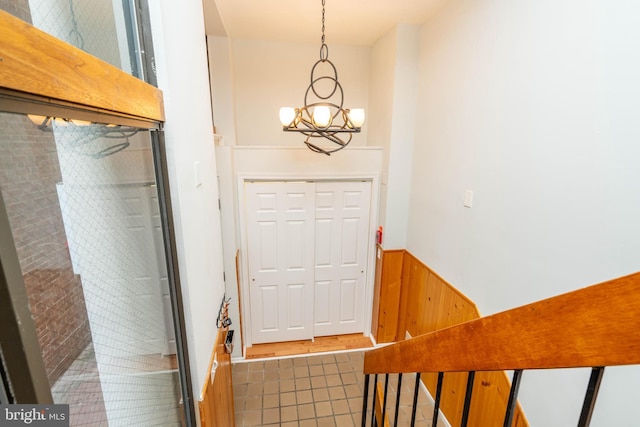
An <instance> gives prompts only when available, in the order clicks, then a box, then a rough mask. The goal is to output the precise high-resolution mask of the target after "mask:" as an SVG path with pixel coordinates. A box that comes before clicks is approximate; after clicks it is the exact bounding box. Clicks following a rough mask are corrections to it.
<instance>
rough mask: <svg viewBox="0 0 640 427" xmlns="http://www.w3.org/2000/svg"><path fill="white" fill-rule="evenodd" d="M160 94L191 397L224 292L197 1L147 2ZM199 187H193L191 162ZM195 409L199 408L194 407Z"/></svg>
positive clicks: (210, 345) (199, 382)
mask: <svg viewBox="0 0 640 427" xmlns="http://www.w3.org/2000/svg"><path fill="white" fill-rule="evenodd" d="M149 6H150V8H151V10H150V12H151V18H152V27H153V37H154V45H155V46H154V47H155V54H156V65H157V70H158V83H159V86H160V88H161V89H162V90H163V92H164V101H165V111H166V126H165V135H166V140H167V149H168V161H169V168H170V171H169V179H170V188H171V193H172V201H173V213H174V220H175V232H176V238H177V249H178V261H179V265H180V280H181V282H182V289H183V297H184V305H185V311H186V319H185V320H186V329H187V341H188V343H189V355H190V362H191V374H192V380H193V389H194V395H195V398H196V399H198V398H199V397H200V393H201V390H202V386H203V382H204V379H205V376H206V373H207V369H208V365H209V358H210V356H211V353H212V350H213V344H214V340H215V337H216V333H217V330H216V318H217V314H218V306H219V305H220V301H221V299H222V296H223V294H224V282H223V279H222V244H221V230H220V213H219V210H218V200H217V199H218V187H217V182H216V163H215V151H214V139H213V132H212V129H213V123H212V120H211V102H210V95H209V94H210V91H209V76H208V69H207V47H206V44H205V32H204V21H203V16H202V4H201V3H200V2H175V1H171V0H162V1H158V2H150V4H149ZM195 162H199V165H200V167H199V178H200V181H201V185H199V186H196V179H195V173H194V163H195ZM196 412H197V411H196Z"/></svg>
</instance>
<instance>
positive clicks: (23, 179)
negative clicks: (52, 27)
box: [0, 0, 91, 385]
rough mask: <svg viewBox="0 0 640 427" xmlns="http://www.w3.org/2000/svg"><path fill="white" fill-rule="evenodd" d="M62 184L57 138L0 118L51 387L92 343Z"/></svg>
mask: <svg viewBox="0 0 640 427" xmlns="http://www.w3.org/2000/svg"><path fill="white" fill-rule="evenodd" d="M4 2H5V0H0V7H4V5H3V4H2V3H4ZM12 3H15V2H12ZM25 3H26V2H25ZM60 181H61V175H60V167H59V165H58V156H57V154H56V145H55V141H54V138H53V133H51V132H43V131H41V130H40V129H38V128H37V127H36V126H35V125H34V124H33V123H31V121H30V120H29V119H28V118H27V117H26V116H21V115H11V114H2V113H0V189H2V196H3V198H4V202H5V205H6V209H7V211H8V215H9V220H10V222H11V228H12V230H13V238H14V241H15V244H16V248H17V251H18V257H19V259H20V266H21V268H22V273H23V276H24V281H25V286H26V289H27V295H28V297H29V304H30V307H31V312H32V314H33V318H34V321H35V327H36V330H37V334H38V339H39V342H40V347H41V349H42V354H43V358H44V364H45V368H46V371H47V376H48V378H49V382H50V384H51V385H53V384H54V383H55V381H56V380H57V379H58V378H59V377H60V375H62V374H63V373H64V372H65V371H66V370H67V368H68V367H69V366H70V365H71V363H72V362H73V361H74V360H75V359H76V357H77V356H78V355H79V354H80V353H81V352H82V351H83V350H84V348H85V347H86V346H87V345H88V344H89V343H90V341H91V334H90V329H89V321H88V319H87V313H86V309H85V303H84V296H83V293H82V284H81V282H80V277H79V276H77V275H75V274H74V273H73V269H72V265H71V260H70V256H69V250H68V248H67V237H66V234H65V230H64V225H63V222H62V214H61V212H60V204H59V202H58V194H57V192H56V184H57V183H58V182H60Z"/></svg>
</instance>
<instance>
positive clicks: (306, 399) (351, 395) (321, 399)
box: [233, 351, 433, 427]
mask: <svg viewBox="0 0 640 427" xmlns="http://www.w3.org/2000/svg"><path fill="white" fill-rule="evenodd" d="M363 360H364V358H363V352H362V351H356V352H342V353H333V354H321V355H312V356H302V357H295V358H282V359H271V360H266V361H255V362H237V363H234V365H233V388H234V398H235V418H236V426H237V427H244V426H278V425H280V426H285V427H289V426H296V427H308V426H313V427H324V426H336V427H342V426H360V425H361V416H362V403H363V390H364V375H363V373H362V370H363ZM412 377H413V376H412V375H411V376H409V375H405V376H404V377H403V382H402V392H401V394H400V411H399V417H398V424H397V425H398V426H403V425H409V424H410V419H411V404H412V399H413V386H414V384H415V377H413V378H412ZM379 381H383V379H379ZM396 383H397V376H396V375H392V376H390V381H389V389H390V391H391V396H390V397H389V398H388V401H387V406H388V408H389V409H388V410H387V413H388V414H389V417H390V421H391V423H392V424H393V418H392V417H393V414H395V392H396V388H397V385H396ZM370 384H371V385H370V387H369V389H370V391H369V403H368V408H369V413H370V409H371V396H372V392H371V390H372V389H373V379H372V380H371V383H370ZM432 413H433V406H432V405H431V402H430V400H429V398H427V397H426V395H425V394H424V392H422V391H421V392H420V395H419V399H418V409H417V411H416V420H417V421H416V426H419V427H431V416H432V415H431V414H432ZM369 418H370V415H369ZM367 422H368V423H369V421H367Z"/></svg>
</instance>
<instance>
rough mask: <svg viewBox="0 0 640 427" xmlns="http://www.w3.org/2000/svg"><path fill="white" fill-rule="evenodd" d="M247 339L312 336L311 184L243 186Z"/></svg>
mask: <svg viewBox="0 0 640 427" xmlns="http://www.w3.org/2000/svg"><path fill="white" fill-rule="evenodd" d="M245 194H246V200H247V205H246V208H247V233H248V244H249V245H248V246H249V248H248V249H249V251H248V252H249V286H250V292H249V293H250V296H249V298H250V301H249V306H250V307H251V332H252V333H251V338H252V342H253V343H254V344H259V343H265V342H278V341H293V340H304V339H311V338H313V245H312V244H311V245H310V244H309V243H310V242H313V228H314V224H313V221H314V215H315V213H314V186H313V184H312V183H307V182H252V183H247V185H246V193H245Z"/></svg>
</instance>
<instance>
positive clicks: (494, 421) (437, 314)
mask: <svg viewBox="0 0 640 427" xmlns="http://www.w3.org/2000/svg"><path fill="white" fill-rule="evenodd" d="M377 251H378V252H377V253H378V256H377V257H376V279H375V280H376V282H375V294H374V308H373V321H372V330H371V332H372V334H373V335H374V337H375V339H376V342H377V343H388V342H396V341H402V340H404V339H405V338H406V337H407V335H410V336H418V335H422V334H425V333H428V332H433V331H436V330H439V329H442V328H446V327H449V326H453V325H457V324H460V323H463V322H466V321H468V320H473V319H477V318H479V317H480V313H479V311H478V308H477V307H476V305H475V303H474V302H473V301H471V300H470V299H469V298H467V297H466V296H465V295H464V294H462V293H461V292H460V291H458V290H457V289H456V288H454V287H453V286H452V285H451V284H449V283H448V282H447V281H445V280H444V279H443V278H442V277H440V276H439V275H438V274H436V273H435V272H434V271H433V270H432V269H430V268H429V267H427V266H426V265H425V264H424V263H422V262H421V261H420V260H419V259H417V258H416V257H415V256H413V255H412V254H411V253H409V252H408V251H406V250H404V249H400V250H389V251H385V250H383V249H382V247H380V246H378V248H377ZM437 380H438V375H437V373H424V374H423V375H422V381H423V383H424V384H425V386H426V387H427V388H428V389H429V392H430V393H431V395H432V396H435V392H436V385H437ZM466 385H467V373H466V372H462V373H447V374H445V376H444V381H443V386H442V399H441V402H440V408H441V410H442V412H443V413H444V414H445V416H446V417H447V419H448V420H449V422H450V423H451V425H460V421H461V418H462V410H463V405H464V397H465V391H466ZM509 390H510V381H509V378H508V376H507V375H506V373H505V372H502V371H500V372H478V373H477V374H476V377H475V382H474V388H473V396H474V398H473V401H472V405H471V414H473V416H472V417H471V418H470V419H469V425H470V426H478V427H486V426H497V425H502V423H503V418H504V413H505V408H506V405H507V402H508V400H509ZM528 425H529V424H528V422H527V420H526V417H525V416H524V412H523V411H522V408H521V407H520V406H519V405H518V409H517V411H516V414H515V417H514V422H513V426H517V427H525V426H528Z"/></svg>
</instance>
